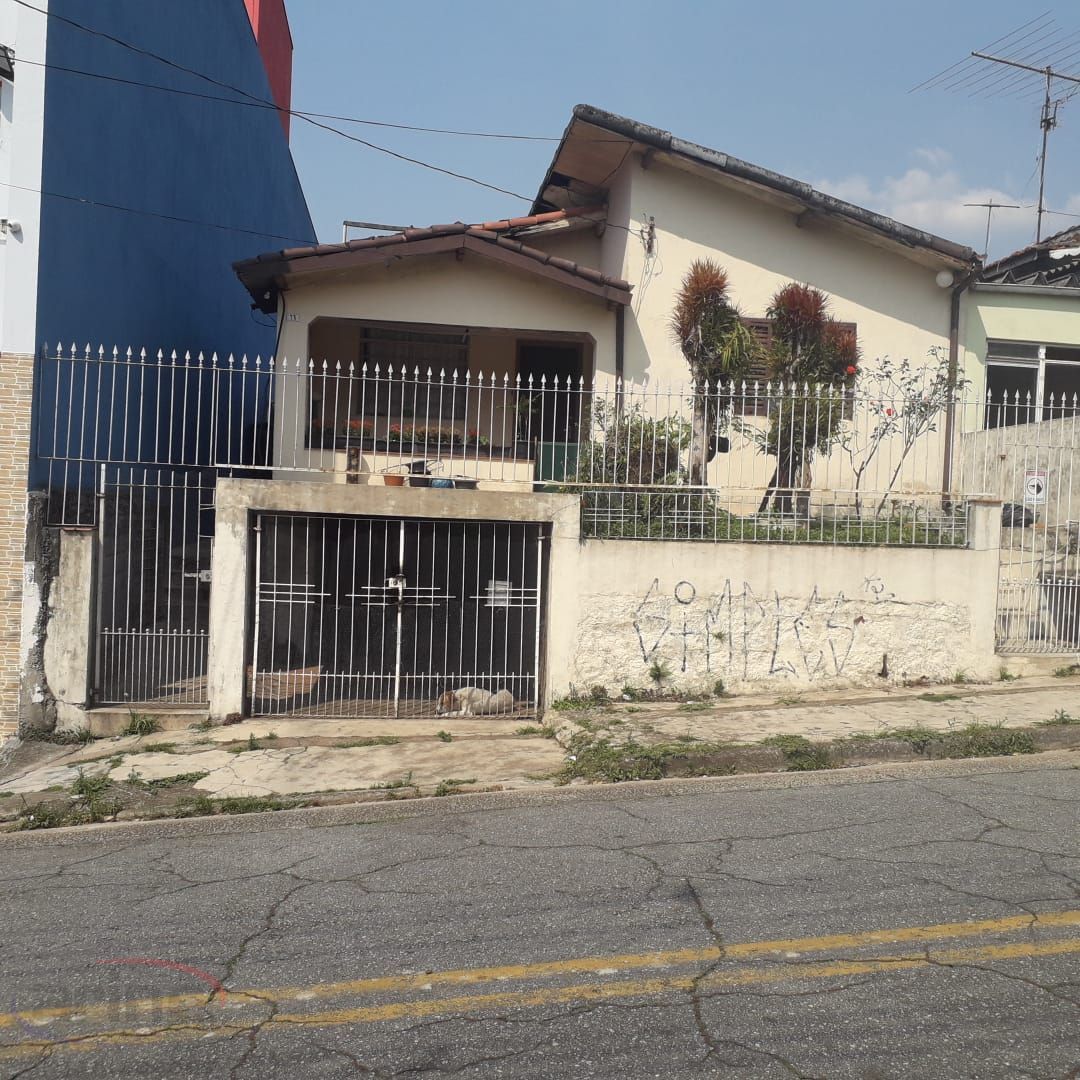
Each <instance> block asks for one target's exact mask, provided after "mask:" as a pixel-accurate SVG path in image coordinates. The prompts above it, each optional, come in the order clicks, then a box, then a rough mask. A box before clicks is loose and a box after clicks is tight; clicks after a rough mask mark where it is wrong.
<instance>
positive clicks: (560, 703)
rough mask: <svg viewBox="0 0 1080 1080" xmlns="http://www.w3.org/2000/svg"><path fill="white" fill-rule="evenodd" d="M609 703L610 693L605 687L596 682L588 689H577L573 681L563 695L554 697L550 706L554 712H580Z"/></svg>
mask: <svg viewBox="0 0 1080 1080" xmlns="http://www.w3.org/2000/svg"><path fill="white" fill-rule="evenodd" d="M610 704H611V695H610V694H609V693H608V692H607V688H606V687H604V686H601V685H599V683H597V684H596V685H594V686H590V687H589V689H588V690H586V691H584V692H582V691H579V690H578V689H577V688H576V687H575V686H574V684H573V683H571V684H570V690H569V692H568V693H567V694H566V696H565V697H561V698H556V699H555V700H554V701H553V702H552V703H551V708H552V709H554V710H555V711H556V712H582V711H585V710H588V709H602V708H606V707H607V706H608V705H610Z"/></svg>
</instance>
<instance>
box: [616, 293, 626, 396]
mask: <svg viewBox="0 0 1080 1080" xmlns="http://www.w3.org/2000/svg"><path fill="white" fill-rule="evenodd" d="M625 356H626V305H625V304H616V305H615V386H616V391H615V411H616V412H617V413H619V414H620V415H621V413H622V396H623V395H622V381H623V369H624V367H625Z"/></svg>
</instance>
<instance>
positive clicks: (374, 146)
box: [14, 0, 532, 203]
mask: <svg viewBox="0 0 1080 1080" xmlns="http://www.w3.org/2000/svg"><path fill="white" fill-rule="evenodd" d="M14 2H15V3H16V4H18V5H19V6H20V7H23V8H26V9H28V10H29V11H36V12H37V13H38V14H39V15H44V16H45V17H46V18H50V19H58V20H59V21H60V22H63V23H66V24H67V25H69V26H73V27H75V28H76V29H78V30H81V31H83V32H84V33H87V34H91V35H93V36H94V37H100V38H103V39H104V40H106V41H111V42H113V43H114V44H116V45H120V46H121V47H122V48H125V49H129V50H131V51H132V52H134V53H138V54H139V55H141V56H147V57H149V58H150V59H152V60H156V61H158V62H159V63H162V64H165V65H166V66H168V67H170V68H173V69H174V70H176V71H182V72H184V73H185V74H188V75H194V76H195V77H196V78H198V79H203V80H204V81H206V82H208V83H211V84H212V85H214V86H219V87H221V88H222V89H225V90H231V91H232V92H233V93H234V94H241V95H242V96H243V97H246V98H249V99H250V100H251V101H254V102H258V103H260V104H261V105H263V106H265V107H269V108H272V109H275V110H276V111H278V112H284V113H289V114H290V115H293V116H296V117H297V118H298V119H300V120H303V121H304V122H305V123H308V124H311V125H312V126H313V127H317V128H321V129H322V130H324V131H329V132H332V133H333V134H335V135H339V136H341V137H342V138H343V139H348V140H349V141H350V142H355V143H359V144H360V145H361V146H366V147H368V148H369V149H371V150H377V151H378V152H379V153H381V154H387V155H388V156H390V157H393V158H396V159H397V160H399V161H405V162H407V163H409V164H410V165H419V166H420V167H421V168H424V169H429V170H431V171H432V172H437V173H441V174H442V175H444V176H451V177H454V179H456V180H465V181H467V182H468V183H470V184H476V185H478V186H479V187H482V188H487V189H488V190H489V191H497V192H498V193H499V194H500V195H509V196H511V197H512V198H515V199H520V200H521V201H522V202H528V203H531V202H532V198H531V197H530V196H528V195H522V194H520V193H519V192H516V191H510V190H509V189H508V188H503V187H499V186H498V185H497V184H489V183H488V182H487V181H486V180H480V179H478V178H477V177H475V176H469V175H467V174H466V173H459V172H455V171H454V170H453V169H446V168H443V167H442V166H441V165H433V164H431V162H429V161H422V160H421V159H420V158H414V157H410V156H409V155H408V154H401V153H398V152H397V151H396V150H391V149H390V148H389V147H386V146H380V145H379V144H378V143H373V142H370V141H369V140H367V139H361V138H360V137H359V136H358V135H350V134H349V133H348V132H347V131H342V130H341V129H340V128H336V127H333V126H332V125H330V124H327V123H324V122H323V121H321V120H316V119H314V118H313V117H311V116H308V115H305V114H304V113H299V112H293V111H292V110H290V109H279V108H278V106H277V105H276V104H274V103H273V102H271V101H267V100H266V99H265V98H260V97H258V95H256V94H252V93H250V92H249V91H247V90H244V89H243V88H242V87H239V86H234V85H233V84H232V83H227V82H223V81H222V80H221V79H216V78H214V77H213V76H212V75H207V74H205V73H204V72H201V71H196V70H195V69H194V68H189V67H185V66H184V65H183V64H179V63H177V62H176V61H175V60H170V59H169V58H168V57H166V56H161V55H160V54H159V53H156V52H153V51H152V50H150V49H144V48H142V47H141V46H139V45H135V44H133V43H132V42H130V41H125V40H124V39H123V38H118V37H116V36H115V35H114V34H109V33H106V32H105V31H103V30H95V29H94V28H93V27H90V26H85V25H84V24H83V23H80V22H77V21H76V20H75V19H69V18H67V17H66V16H64V15H58V14H57V13H55V12H52V11H46V10H45V9H43V8H39V7H35V6H34V5H33V4H31V3H28V0H14Z"/></svg>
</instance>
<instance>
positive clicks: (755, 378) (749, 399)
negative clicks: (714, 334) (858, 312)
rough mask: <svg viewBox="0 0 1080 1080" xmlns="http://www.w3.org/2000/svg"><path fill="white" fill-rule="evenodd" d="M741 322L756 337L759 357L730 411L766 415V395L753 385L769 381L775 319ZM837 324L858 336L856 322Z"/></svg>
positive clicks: (748, 414)
mask: <svg viewBox="0 0 1080 1080" xmlns="http://www.w3.org/2000/svg"><path fill="white" fill-rule="evenodd" d="M742 322H743V325H744V326H745V327H746V328H747V329H748V330H749V331H750V332H751V333H752V334H753V335H754V337H755V338H756V339H757V343H758V346H759V347H760V350H761V358H760V359H759V360H757V361H756V362H755V363H754V364H753V365H752V366H751V368H750V370H749V372H747V375H746V378H745V380H743V381H744V382H745V383H746V386H747V393H746V397H745V398H743V399H742V400H739V399H738V398H737V399H736V401H735V404H734V408H733V409H732V412H733V413H734V414H735V415H736V416H767V415H768V412H769V402H768V399H767V395H766V394H764V392H762V393H761V394H760V395H758V394H755V393H754V387H755V385H758V386H760V387H764V385H765V384H766V383H768V382H769V366H768V360H767V357H768V353H769V350H770V349H771V348H772V345H773V331H774V326H775V320H773V319H750V318H743V320H742ZM839 326H840V328H841V329H843V330H848V331H850V332H851V333H852V334H854V335H855V337H856V338H858V335H859V328H858V325H857V324H856V323H840V324H839Z"/></svg>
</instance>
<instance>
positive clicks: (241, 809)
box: [215, 795, 290, 814]
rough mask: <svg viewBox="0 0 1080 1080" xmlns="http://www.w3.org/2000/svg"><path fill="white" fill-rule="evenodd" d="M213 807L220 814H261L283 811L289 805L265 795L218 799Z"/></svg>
mask: <svg viewBox="0 0 1080 1080" xmlns="http://www.w3.org/2000/svg"><path fill="white" fill-rule="evenodd" d="M215 805H216V807H217V810H218V812H219V813H222V814H262V813H265V812H266V811H268V810H284V809H285V808H286V807H287V806H289V805H290V804H289V803H285V802H283V801H282V800H281V799H274V798H271V797H270V796H267V795H234V796H233V797H232V798H228V799H218V800H217V801H216V803H215Z"/></svg>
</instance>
